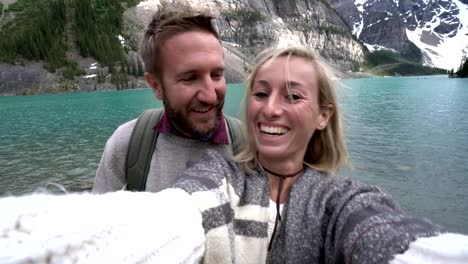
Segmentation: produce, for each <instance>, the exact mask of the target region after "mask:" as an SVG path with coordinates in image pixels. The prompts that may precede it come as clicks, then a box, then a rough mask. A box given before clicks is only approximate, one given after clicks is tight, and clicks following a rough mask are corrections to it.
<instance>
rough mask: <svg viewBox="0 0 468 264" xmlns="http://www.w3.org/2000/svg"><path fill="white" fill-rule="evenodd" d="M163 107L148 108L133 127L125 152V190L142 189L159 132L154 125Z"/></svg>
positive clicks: (144, 185)
mask: <svg viewBox="0 0 468 264" xmlns="http://www.w3.org/2000/svg"><path fill="white" fill-rule="evenodd" d="M163 112H164V111H163V109H162V108H159V109H148V110H146V111H144V112H143V113H142V114H141V115H140V116H139V117H138V120H137V122H136V124H135V127H134V128H133V132H132V136H131V137H130V142H129V145H128V152H127V164H126V173H127V190H130V191H144V190H145V188H146V179H147V178H148V171H149V167H150V164H151V158H152V156H153V151H154V147H155V146H156V139H157V138H158V135H159V133H158V132H156V131H154V129H153V127H154V125H155V124H156V123H157V122H158V121H159V120H161V117H162V114H163Z"/></svg>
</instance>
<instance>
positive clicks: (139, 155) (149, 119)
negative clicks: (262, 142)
mask: <svg viewBox="0 0 468 264" xmlns="http://www.w3.org/2000/svg"><path fill="white" fill-rule="evenodd" d="M163 112H164V109H163V108H158V109H148V110H146V111H144V112H143V113H142V114H141V115H140V116H139V117H138V120H137V122H136V125H135V128H134V129H133V132H132V136H131V137H130V143H129V146H128V152H127V164H126V173H127V190H130V191H144V190H145V187H146V179H147V178H148V171H149V168H150V163H151V158H152V156H153V152H154V148H155V146H156V140H157V138H158V135H159V133H158V132H156V131H154V129H153V127H154V125H155V124H156V123H157V122H159V120H161V118H162V115H163ZM224 117H225V119H226V123H227V126H228V130H229V135H230V137H231V140H232V150H233V153H234V154H237V153H238V152H239V149H240V145H241V144H242V142H243V137H242V133H241V124H240V122H238V121H237V120H235V119H234V118H232V117H230V116H227V115H224Z"/></svg>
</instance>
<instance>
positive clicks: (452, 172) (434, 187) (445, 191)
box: [0, 76, 468, 233]
mask: <svg viewBox="0 0 468 264" xmlns="http://www.w3.org/2000/svg"><path fill="white" fill-rule="evenodd" d="M344 84H345V86H346V87H345V88H341V89H339V95H340V101H341V103H342V112H343V114H344V115H345V122H344V123H345V128H346V134H347V140H348V144H349V151H350V157H351V161H352V164H353V171H352V173H351V175H350V173H349V172H343V173H342V174H343V175H344V176H351V177H353V178H355V179H359V180H361V181H364V182H368V183H371V184H377V185H379V186H381V187H382V188H384V189H385V190H386V191H388V192H389V193H391V194H392V195H393V196H394V197H395V199H396V200H397V201H398V202H399V203H400V204H401V206H402V208H403V210H405V211H408V212H410V213H411V214H414V215H418V216H426V217H429V218H431V219H433V220H434V221H435V222H437V223H441V224H443V225H444V226H446V227H448V229H449V230H451V231H459V232H464V233H468V214H466V212H467V211H468V175H467V174H468V163H467V162H466V160H468V144H467V143H466V142H468V80H466V79H465V80H462V79H448V78H445V76H444V77H402V78H373V79H355V80H345V81H344ZM242 95H243V90H242V86H241V85H231V86H230V87H229V89H228V94H227V98H226V103H225V112H226V113H228V114H230V115H234V116H239V104H240V99H241V97H242ZM159 106H161V104H160V103H159V102H158V101H156V100H155V99H154V96H153V94H152V92H151V91H150V90H149V89H144V90H130V91H118V92H94V93H77V94H61V95H39V96H23V97H0V113H1V115H0V121H1V127H0V142H1V144H0V195H7V194H22V193H26V192H31V191H34V190H37V189H38V188H44V187H47V183H48V182H52V183H59V184H61V185H63V186H64V187H65V188H66V189H67V190H68V191H80V190H86V189H89V188H90V187H91V185H92V181H93V178H94V173H95V170H96V168H97V165H98V163H99V159H100V156H101V153H102V150H103V148H104V145H105V142H106V140H107V138H108V137H109V136H110V135H111V134H112V132H113V131H114V130H115V129H116V128H117V126H118V125H119V124H121V123H123V122H125V121H127V120H130V119H132V118H135V117H137V116H138V114H140V113H141V112H142V111H143V110H144V109H147V108H151V107H159ZM47 188H50V186H49V187H47ZM53 188H54V187H53Z"/></svg>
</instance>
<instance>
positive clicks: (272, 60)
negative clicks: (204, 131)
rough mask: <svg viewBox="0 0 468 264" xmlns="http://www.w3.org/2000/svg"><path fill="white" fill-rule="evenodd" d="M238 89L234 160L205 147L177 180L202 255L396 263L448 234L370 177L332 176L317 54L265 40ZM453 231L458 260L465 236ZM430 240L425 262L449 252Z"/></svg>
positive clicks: (331, 126) (337, 158)
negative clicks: (238, 140)
mask: <svg viewBox="0 0 468 264" xmlns="http://www.w3.org/2000/svg"><path fill="white" fill-rule="evenodd" d="M246 89H247V90H246V97H245V100H244V110H245V124H246V126H245V138H246V139H247V140H246V144H245V146H244V148H243V151H241V153H240V154H239V155H237V156H236V157H235V159H236V160H235V161H231V160H227V159H225V158H223V156H222V155H220V154H218V153H215V152H208V153H207V155H205V159H204V160H203V161H202V162H198V163H197V164H195V165H194V166H192V167H191V168H190V169H189V170H188V171H187V172H186V173H185V174H184V176H183V177H182V179H181V181H180V182H179V184H178V185H177V186H176V187H180V188H182V189H184V190H186V191H187V192H189V193H191V195H192V198H193V200H194V201H195V203H196V204H197V206H198V207H199V208H200V210H201V212H202V216H203V227H204V229H205V232H206V243H205V246H206V251H205V255H204V258H203V260H204V262H205V263H265V262H268V263H388V262H389V261H390V260H392V259H394V261H396V262H394V263H398V260H399V259H400V260H402V261H406V260H408V259H410V258H411V257H412V254H413V253H412V252H410V251H409V250H408V248H409V246H410V245H411V244H412V243H415V242H414V241H418V240H424V239H425V238H426V239H429V241H430V243H429V244H431V243H432V245H439V244H437V243H434V242H432V241H433V240H434V239H435V241H436V242H437V241H439V243H440V241H445V239H446V238H447V236H449V241H456V240H453V238H452V237H451V236H452V234H444V235H442V238H441V237H440V236H439V235H440V230H439V228H438V227H437V226H435V225H433V224H432V223H431V222H430V221H428V220H424V219H417V218H413V217H410V216H407V215H405V214H404V213H403V212H401V211H400V210H399V207H398V205H397V204H396V203H395V202H394V201H393V200H392V198H391V197H390V196H389V195H388V194H386V193H384V192H383V191H382V190H381V189H379V188H378V187H375V186H369V185H365V184H362V183H358V182H355V181H352V180H350V179H343V178H339V177H337V176H334V173H335V172H336V171H337V170H338V169H339V168H340V167H341V166H342V165H344V164H346V162H347V149H346V144H345V140H344V137H343V131H342V126H341V122H340V112H339V106H338V104H337V100H336V97H335V93H334V88H333V82H332V79H331V77H330V74H329V71H327V67H326V66H325V64H324V63H323V62H322V60H321V59H320V58H319V57H318V56H317V55H316V54H314V53H313V52H311V51H310V50H308V49H306V48H303V47H288V48H283V49H272V50H267V51H265V52H263V53H261V54H260V55H259V56H258V59H257V62H256V66H255V68H254V69H253V70H252V72H251V74H250V76H249V78H248V81H247V88H246ZM455 236H456V237H457V238H460V237H462V240H464V241H465V242H464V243H465V246H467V247H466V248H465V258H464V260H465V261H466V260H467V258H466V257H467V255H468V252H467V251H468V245H467V241H468V240H467V238H466V237H464V236H461V235H458V236H457V235H455ZM431 239H432V240H431ZM451 239H452V240H451ZM423 242H425V240H424V241H423ZM437 247H438V246H434V247H433V248H431V247H429V249H426V250H428V252H432V255H430V256H431V257H432V259H430V262H432V261H434V260H435V258H436V257H434V256H438V254H439V256H441V258H442V259H443V262H444V263H447V261H448V262H449V261H450V256H448V255H447V254H445V255H444V253H443V252H442V253H441V252H440V248H439V251H437V250H434V249H437ZM458 248H460V244H459V246H458ZM406 251H408V252H406ZM404 252H406V253H405V255H404V256H403V257H402V256H400V255H398V254H402V253H404ZM424 257H426V256H425V255H424V254H419V261H422V263H424V262H423V261H424V260H423V258H424ZM458 257H460V255H459V256H458ZM454 263H456V262H454Z"/></svg>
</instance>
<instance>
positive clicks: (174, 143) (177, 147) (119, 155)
mask: <svg viewBox="0 0 468 264" xmlns="http://www.w3.org/2000/svg"><path fill="white" fill-rule="evenodd" d="M135 124H136V119H134V120H131V121H129V122H127V123H124V124H122V125H120V126H119V127H118V128H117V129H116V130H115V132H114V133H113V134H112V136H111V137H110V138H109V139H108V140H107V143H106V147H105V149H104V152H103V154H102V158H101V162H100V163H99V167H98V169H97V171H96V178H95V179H94V186H93V192H94V193H105V192H111V191H119V190H123V189H125V186H126V183H127V178H126V171H125V170H126V167H125V164H126V161H127V151H128V144H129V142H130V137H131V135H132V131H133V128H134V127H135ZM229 140H230V141H231V139H229ZM203 149H215V150H217V151H220V152H222V153H224V154H225V155H227V156H232V150H231V146H230V145H218V144H214V143H211V142H202V141H199V140H194V139H188V138H182V137H179V136H176V135H168V134H160V135H159V136H158V139H157V141H156V147H155V150H154V153H153V156H152V159H151V164H150V169H149V172H148V179H147V181H146V191H150V192H157V191H161V190H163V189H165V188H167V187H169V186H170V185H171V184H173V183H174V181H175V179H177V176H179V175H180V174H182V173H183V171H184V170H185V169H186V168H187V162H188V161H189V160H191V159H195V160H196V159H199V158H200V157H201V155H202V153H203Z"/></svg>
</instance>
